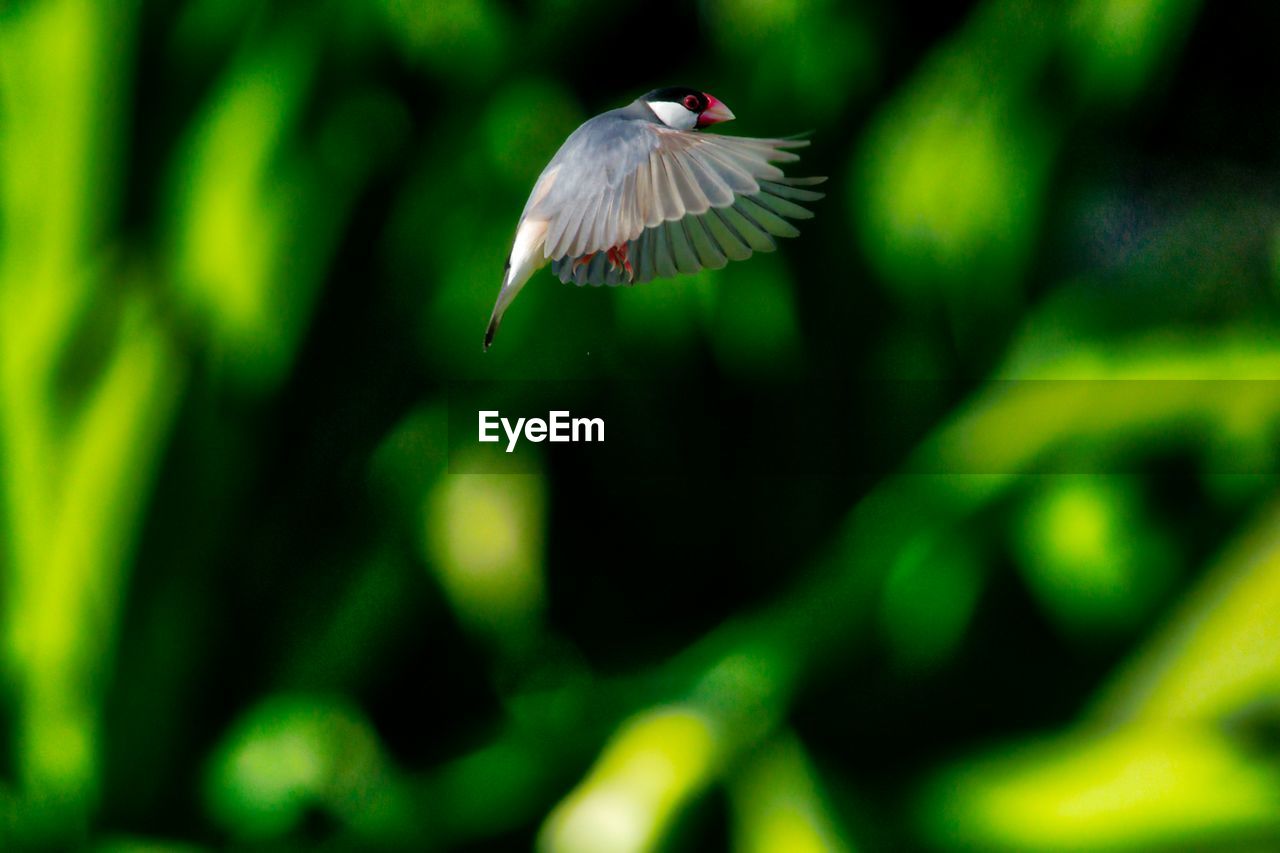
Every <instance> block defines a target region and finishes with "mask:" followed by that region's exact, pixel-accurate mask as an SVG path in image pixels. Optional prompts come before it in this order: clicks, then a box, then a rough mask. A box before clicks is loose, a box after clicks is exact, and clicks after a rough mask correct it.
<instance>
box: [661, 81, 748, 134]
mask: <svg viewBox="0 0 1280 853" xmlns="http://www.w3.org/2000/svg"><path fill="white" fill-rule="evenodd" d="M641 100H642V101H644V102H645V103H646V104H647V105H648V106H649V109H651V110H653V114H654V115H656V116H657V117H658V120H659V121H660V122H662V123H663V124H665V125H666V126H667V127H671V128H675V129H676V130H693V129H694V128H699V127H709V126H710V125H713V124H719V123H720V122H722V121H730V120H731V119H732V118H733V113H732V112H731V111H730V110H729V108H728V107H726V106H725V105H724V104H723V103H722V102H721V101H719V100H717V99H716V98H715V97H714V96H713V95H708V94H707V93H706V92H699V91H698V90H697V89H689V88H686V87H684V86H671V87H669V88H666V89H654V90H653V91H652V92H650V93H649V94H647V95H645V96H644V97H643V98H641Z"/></svg>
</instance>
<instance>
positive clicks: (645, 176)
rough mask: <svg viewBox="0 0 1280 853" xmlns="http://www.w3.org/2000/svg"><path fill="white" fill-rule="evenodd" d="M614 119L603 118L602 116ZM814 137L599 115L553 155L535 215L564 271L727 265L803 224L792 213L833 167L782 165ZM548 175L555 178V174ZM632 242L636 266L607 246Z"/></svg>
mask: <svg viewBox="0 0 1280 853" xmlns="http://www.w3.org/2000/svg"><path fill="white" fill-rule="evenodd" d="M601 118H604V117H601ZM805 145H808V142H807V141H805V140H794V139H791V140H786V139H751V138H745V137H736V136H717V135H704V134H701V133H696V132H686V131H678V130H672V129H670V128H666V127H663V126H662V125H658V124H653V123H651V122H638V121H622V120H614V121H610V122H604V123H601V124H600V125H599V126H597V127H594V128H593V127H592V122H588V123H587V124H586V125H584V126H583V127H582V128H580V129H579V131H577V132H575V134H574V135H573V136H571V137H570V139H569V140H567V141H566V143H565V146H564V148H563V149H562V150H561V151H560V153H558V154H557V155H556V157H555V158H554V159H553V160H552V162H551V163H549V164H548V166H547V170H546V172H544V178H543V180H540V181H539V186H538V187H536V188H535V191H534V195H533V196H532V197H531V198H530V202H529V205H528V206H527V207H526V210H525V215H526V216H532V217H536V218H539V219H545V220H546V221H547V223H548V227H547V237H546V247H545V252H546V257H548V258H550V259H552V260H553V261H554V265H553V271H554V272H555V273H556V275H557V276H559V278H560V279H561V280H562V281H573V282H576V283H578V284H623V283H635V282H642V281H648V280H650V279H652V278H658V277H668V276H673V275H676V274H677V273H691V272H697V271H698V270H700V269H702V268H704V267H708V268H711V269H719V268H720V267H722V266H724V265H725V264H726V263H728V261H730V260H740V259H743V258H747V257H750V256H751V254H752V253H753V252H757V251H760V252H768V251H772V250H773V249H774V248H775V244H774V240H773V238H774V237H791V236H795V235H796V234H798V233H799V232H798V231H797V230H796V229H795V226H793V225H792V224H791V223H790V222H788V221H787V219H807V218H810V217H811V216H812V215H813V214H812V213H810V212H809V211H808V210H806V209H805V208H804V207H802V206H800V204H798V202H804V201H815V200H817V199H819V198H821V197H822V194H821V193H819V192H815V191H813V190H811V189H807V188H806V187H810V186H813V185H814V184H818V183H821V182H822V181H823V180H825V178H801V179H797V178H787V177H786V176H785V175H784V174H783V172H782V169H780V168H779V167H778V166H777V165H776V164H777V163H785V162H792V161H795V160H798V159H799V157H798V156H797V155H796V154H794V153H792V152H791V151H790V150H788V149H792V148H801V147H803V146H805ZM544 181H545V183H544ZM624 245H625V246H626V247H627V257H628V259H629V260H630V261H631V266H632V272H633V275H632V276H628V274H627V273H626V272H625V271H624V270H621V269H615V268H614V266H613V265H612V264H610V263H609V261H608V259H607V258H606V257H605V252H606V250H608V249H610V248H612V247H615V246H624Z"/></svg>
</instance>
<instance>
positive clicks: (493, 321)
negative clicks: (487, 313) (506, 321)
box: [484, 311, 502, 352]
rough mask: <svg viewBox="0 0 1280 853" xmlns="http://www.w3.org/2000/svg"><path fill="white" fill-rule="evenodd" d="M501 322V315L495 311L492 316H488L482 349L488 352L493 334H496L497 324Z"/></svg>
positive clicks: (491, 344)
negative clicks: (487, 326) (487, 325)
mask: <svg viewBox="0 0 1280 853" xmlns="http://www.w3.org/2000/svg"><path fill="white" fill-rule="evenodd" d="M501 322H502V317H501V316H500V315H499V314H498V312H497V311H494V312H493V316H492V317H490V318H489V328H487V329H485V330H484V351H485V352H488V351H489V347H491V346H493V336H494V335H496V334H498V324H499V323H501Z"/></svg>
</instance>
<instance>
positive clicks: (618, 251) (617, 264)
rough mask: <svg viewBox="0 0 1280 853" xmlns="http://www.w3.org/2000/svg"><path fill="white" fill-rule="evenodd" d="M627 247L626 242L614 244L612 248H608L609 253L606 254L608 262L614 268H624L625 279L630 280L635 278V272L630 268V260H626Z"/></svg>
mask: <svg viewBox="0 0 1280 853" xmlns="http://www.w3.org/2000/svg"><path fill="white" fill-rule="evenodd" d="M627 248H628V247H627V244H626V243H623V244H622V245H621V246H614V247H613V248H612V249H610V250H609V255H608V257H609V264H610V265H611V266H612V267H613V268H614V269H615V270H616V269H623V270H626V271H627V281H628V282H632V281H635V280H636V272H635V270H633V269H632V268H631V261H629V260H627Z"/></svg>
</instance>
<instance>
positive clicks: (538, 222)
mask: <svg viewBox="0 0 1280 853" xmlns="http://www.w3.org/2000/svg"><path fill="white" fill-rule="evenodd" d="M546 234H547V222H546V220H542V219H533V220H528V219H526V220H521V222H520V226H519V227H518V228H517V229H516V239H515V245H514V246H512V247H511V254H510V255H508V256H507V265H506V266H505V267H503V269H502V289H501V290H499V291H498V301H497V302H496V303H494V306H493V314H492V315H490V317H489V328H487V329H485V332H484V348H485V351H486V352H488V350H489V347H490V346H492V345H493V336H494V335H496V334H498V325H499V324H500V323H502V315H503V314H504V313H506V310H507V306H509V305H510V304H511V303H512V302H513V301H514V300H515V298H516V295H517V294H518V293H519V292H520V288H522V287H524V283H525V282H526V281H528V280H529V276H531V275H533V273H534V270H536V269H538V268H539V267H540V266H542V265H543V264H545V263H546V262H547V259H546V258H545V257H544V256H543V254H542V244H543V240H545V239H546Z"/></svg>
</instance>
